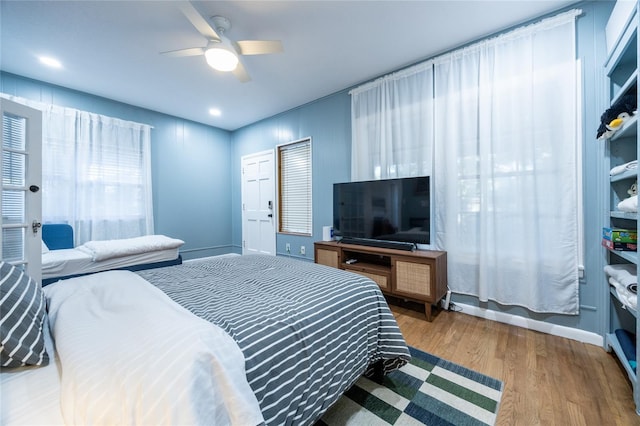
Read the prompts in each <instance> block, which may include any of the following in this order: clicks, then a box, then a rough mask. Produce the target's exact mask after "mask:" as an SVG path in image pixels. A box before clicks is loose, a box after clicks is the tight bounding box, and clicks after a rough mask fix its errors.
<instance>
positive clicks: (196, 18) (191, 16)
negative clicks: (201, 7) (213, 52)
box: [178, 1, 220, 40]
mask: <svg viewBox="0 0 640 426" xmlns="http://www.w3.org/2000/svg"><path fill="white" fill-rule="evenodd" d="M178 4H179V6H178V7H180V10H181V11H182V13H183V14H184V16H186V17H187V19H188V20H189V22H191V24H193V26H194V27H196V29H197V30H198V32H200V34H202V35H203V36H205V37H206V38H207V40H220V35H218V33H217V32H216V31H215V30H214V29H213V28H212V27H211V25H209V23H208V22H207V21H206V19H204V18H203V17H202V15H200V12H198V11H197V10H196V8H195V7H193V5H192V4H191V3H190V2H188V1H181V2H179V3H178Z"/></svg>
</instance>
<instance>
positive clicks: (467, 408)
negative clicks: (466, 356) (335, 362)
mask: <svg viewBox="0 0 640 426" xmlns="http://www.w3.org/2000/svg"><path fill="white" fill-rule="evenodd" d="M409 350H410V351H411V356H412V359H411V363H409V364H407V365H405V366H404V367H402V368H401V369H399V370H396V371H394V372H392V373H390V374H388V375H387V376H385V378H384V382H383V383H382V384H379V383H376V382H374V381H371V380H369V379H367V378H365V377H361V378H360V379H359V380H358V381H357V382H356V384H355V385H354V386H352V387H351V389H349V390H348V391H347V392H345V394H344V396H343V397H342V398H341V399H340V400H338V402H336V404H334V405H333V407H331V408H330V409H329V411H327V412H326V413H325V415H324V416H323V417H322V419H321V420H320V421H319V422H317V423H316V425H315V426H323V425H326V426H338V425H353V426H355V425H358V426H360V425H367V426H373V425H429V426H440V425H456V426H466V425H469V426H471V425H493V424H495V421H496V416H497V414H498V406H499V404H500V398H501V397H502V388H503V384H502V382H501V381H500V380H496V379H493V378H491V377H488V376H485V375H483V374H480V373H477V372H475V371H472V370H469V369H467V368H464V367H461V366H460V365H457V364H454V363H452V362H449V361H446V360H444V359H442V358H438V357H437V356H434V355H431V354H428V353H426V352H422V351H420V350H418V349H415V348H409Z"/></svg>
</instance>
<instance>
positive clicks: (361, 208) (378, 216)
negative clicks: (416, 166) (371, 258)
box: [333, 176, 431, 249]
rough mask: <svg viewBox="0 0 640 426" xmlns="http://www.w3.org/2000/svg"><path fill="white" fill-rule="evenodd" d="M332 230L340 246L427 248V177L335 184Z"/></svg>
mask: <svg viewBox="0 0 640 426" xmlns="http://www.w3.org/2000/svg"><path fill="white" fill-rule="evenodd" d="M333 229H334V235H335V236H336V237H337V239H339V240H340V239H342V240H343V241H344V242H351V243H354V244H365V245H378V246H381V247H393V243H401V244H399V246H402V245H404V246H405V247H407V246H408V247H411V246H414V247H417V248H424V247H423V246H427V245H429V244H431V194H430V185H429V176H422V177H407V178H399V179H384V180H372V181H363V182H347V183H335V184H334V185H333ZM387 242H390V243H391V244H386V243H387ZM402 243H404V244H402ZM398 248H401V247H398ZM408 249H410V248H408Z"/></svg>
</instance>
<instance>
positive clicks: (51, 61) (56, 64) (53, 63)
mask: <svg viewBox="0 0 640 426" xmlns="http://www.w3.org/2000/svg"><path fill="white" fill-rule="evenodd" d="M38 59H40V63H42V64H44V65H46V66H48V67H51V68H62V64H61V63H60V61H59V60H57V59H55V58H51V57H49V56H40V57H39V58H38Z"/></svg>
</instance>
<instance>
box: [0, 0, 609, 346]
mask: <svg viewBox="0 0 640 426" xmlns="http://www.w3.org/2000/svg"><path fill="white" fill-rule="evenodd" d="M612 6H613V3H612V2H585V3H582V4H580V5H579V7H580V8H581V9H582V10H583V15H582V16H581V17H580V18H579V19H578V56H579V58H580V59H581V61H582V69H583V91H582V95H583V134H584V141H583V176H584V220H585V222H584V225H585V235H584V239H585V278H584V279H583V280H581V284H580V302H581V311H580V312H581V313H580V315H578V316H559V315H535V314H532V313H530V312H528V311H526V310H525V309H521V308H517V307H516V308H514V307H504V306H500V305H498V304H495V303H489V304H480V303H479V302H478V300H477V299H475V298H472V297H462V296H458V295H456V296H454V299H453V300H454V301H458V302H460V303H465V304H469V305H473V306H480V307H485V308H489V309H493V310H496V311H499V312H506V313H512V314H516V315H520V316H522V317H525V318H531V319H536V320H542V321H546V322H548V323H551V324H559V325H565V326H569V327H575V328H578V329H582V330H586V331H590V332H594V333H597V334H600V335H603V334H604V333H605V331H607V330H605V329H604V327H605V324H606V323H607V321H606V317H605V316H606V315H607V309H606V306H607V304H608V303H609V302H608V301H609V299H608V289H607V286H606V284H605V280H604V275H603V272H602V268H603V266H604V251H603V250H602V248H601V246H600V235H601V228H602V218H601V214H600V213H601V209H600V207H599V206H602V205H604V203H603V202H602V200H603V199H604V195H603V194H604V182H601V181H602V179H599V178H598V176H603V174H602V173H603V170H602V168H603V151H602V143H601V142H600V141H597V140H596V139H595V133H596V128H597V126H598V124H599V117H600V114H601V112H602V111H603V110H604V109H605V108H606V104H607V102H606V99H605V92H604V71H603V64H604V61H605V39H604V30H603V29H604V26H605V23H606V20H607V18H608V15H609V13H610V11H611V8H612ZM0 91H2V92H4V93H8V94H12V95H16V96H21V97H25V98H29V99H34V100H39V101H43V102H49V103H54V104H58V105H65V106H70V107H74V108H78V109H83V110H88V111H92V112H97V113H101V114H106V115H110V116H115V117H119V118H122V119H126V120H132V121H138V122H142V123H147V124H150V125H152V126H154V130H153V133H152V168H153V171H152V174H153V185H154V188H153V195H154V217H155V223H156V232H157V233H164V234H167V235H170V236H173V237H177V238H181V239H184V240H185V241H186V245H185V247H184V248H185V251H184V257H185V258H193V257H202V256H208V255H212V254H219V253H226V252H232V251H233V252H237V253H240V252H241V240H242V224H241V216H242V212H241V210H240V206H241V201H240V197H241V194H240V192H241V191H240V189H241V175H240V165H241V158H242V156H244V155H248V154H252V153H256V152H261V151H265V150H268V149H274V148H275V147H276V146H277V145H279V144H283V143H287V142H291V141H295V140H299V139H302V138H305V137H311V138H312V160H313V236H312V237H292V236H287V235H278V236H277V247H276V250H277V252H278V253H279V254H285V249H284V247H285V244H286V243H290V244H291V248H292V250H291V252H292V255H294V254H295V253H299V246H301V245H304V246H306V248H307V254H306V256H304V257H306V258H307V259H309V260H311V259H312V258H313V242H314V241H317V240H320V239H321V237H322V226H323V225H329V224H331V222H332V184H333V183H335V182H344V181H348V180H349V179H350V169H351V167H350V164H351V124H350V123H351V113H350V97H349V94H348V91H347V89H345V90H344V91H341V92H338V93H335V94H333V95H331V96H328V97H325V98H322V99H318V100H316V101H314V102H311V103H309V104H306V105H303V106H300V107H298V108H295V109H293V110H290V111H287V112H284V113H282V114H278V115H276V116H274V117H271V118H268V119H265V120H262V121H260V122H257V123H254V124H251V125H249V126H246V127H244V128H242V129H239V130H236V131H234V132H232V133H229V132H226V131H223V130H220V129H216V128H212V127H209V126H206V125H202V124H198V123H194V122H190V121H187V120H183V119H179V118H176V117H170V116H167V115H163V114H160V113H156V112H153V111H149V110H145V109H141V108H136V107H133V106H129V105H124V104H121V103H117V102H114V101H110V100H107V99H103V98H98V97H95V96H90V95H86V94H83V93H78V92H74V91H71V90H68V89H64V88H60V87H56V86H51V85H48V84H44V83H40V82H35V81H32V80H28V79H24V78H22V77H18V76H15V75H11V74H6V73H2V74H0ZM298 256H299V255H298ZM300 257H303V256H300Z"/></svg>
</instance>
